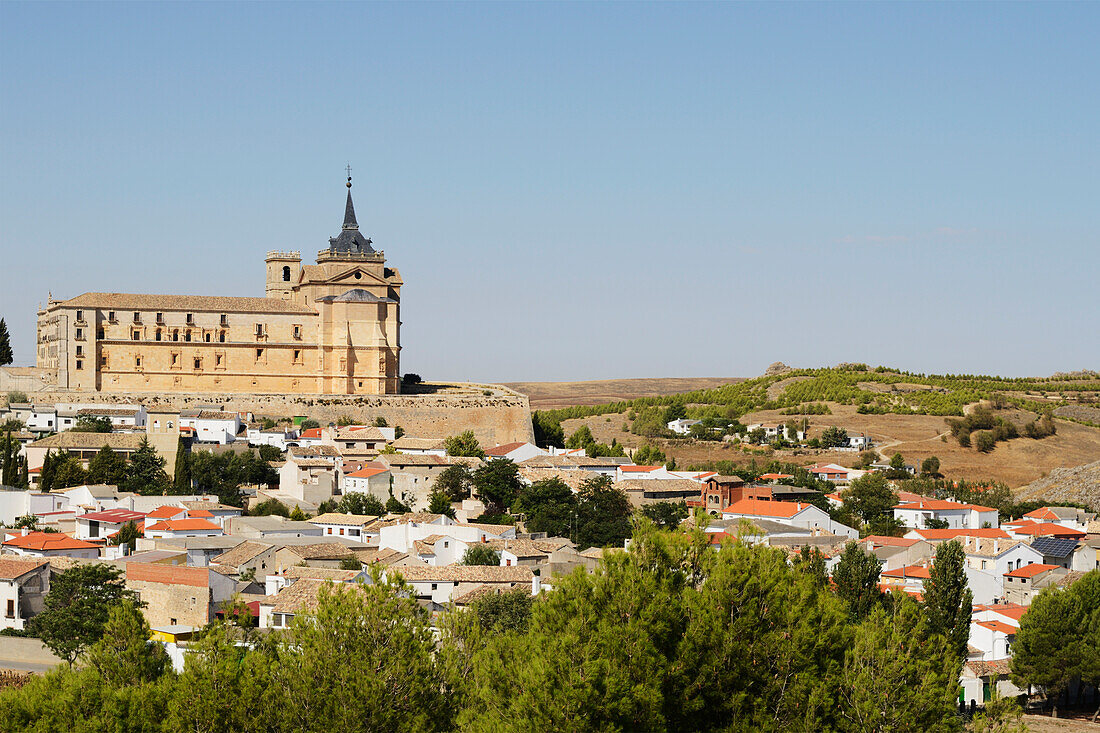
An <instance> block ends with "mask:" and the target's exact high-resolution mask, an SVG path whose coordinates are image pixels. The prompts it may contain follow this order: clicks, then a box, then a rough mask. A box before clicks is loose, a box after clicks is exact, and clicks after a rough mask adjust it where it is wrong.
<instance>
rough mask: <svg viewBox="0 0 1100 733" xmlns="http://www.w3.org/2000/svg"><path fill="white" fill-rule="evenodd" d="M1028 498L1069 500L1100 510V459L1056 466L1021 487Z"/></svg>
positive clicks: (1022, 492)
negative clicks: (1069, 466) (1064, 466)
mask: <svg viewBox="0 0 1100 733" xmlns="http://www.w3.org/2000/svg"><path fill="white" fill-rule="evenodd" d="M1020 495H1021V496H1022V497H1024V498H1027V499H1042V500H1047V501H1069V502H1074V503H1077V504H1087V505H1088V506H1090V507H1092V508H1093V509H1098V510H1100V461H1096V462H1094V463H1087V464H1085V465H1083V466H1074V467H1073V468H1056V469H1054V470H1053V471H1051V472H1050V473H1049V474H1047V475H1046V476H1044V477H1043V478H1041V479H1039V480H1038V481H1032V482H1031V483H1030V484H1028V485H1027V486H1024V487H1023V488H1021V489H1020Z"/></svg>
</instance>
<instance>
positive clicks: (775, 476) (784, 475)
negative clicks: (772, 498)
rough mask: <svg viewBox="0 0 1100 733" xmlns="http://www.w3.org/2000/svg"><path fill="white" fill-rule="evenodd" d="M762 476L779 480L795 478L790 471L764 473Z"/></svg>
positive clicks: (763, 478) (770, 479)
mask: <svg viewBox="0 0 1100 733" xmlns="http://www.w3.org/2000/svg"><path fill="white" fill-rule="evenodd" d="M760 478H761V479H762V480H766V481H778V480H779V479H783V478H794V476H792V475H791V474H789V473H762V474H760Z"/></svg>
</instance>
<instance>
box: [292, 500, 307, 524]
mask: <svg viewBox="0 0 1100 733" xmlns="http://www.w3.org/2000/svg"><path fill="white" fill-rule="evenodd" d="M288 519H290V520H291V521H294V522H304V521H306V519H308V517H307V516H306V513H305V512H303V511H302V507H300V506H298V505H297V504H295V505H294V508H293V509H291V510H290V516H289V517H288Z"/></svg>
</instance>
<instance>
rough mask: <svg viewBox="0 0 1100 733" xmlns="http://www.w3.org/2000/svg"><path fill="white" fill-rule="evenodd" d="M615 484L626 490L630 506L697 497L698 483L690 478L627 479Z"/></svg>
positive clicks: (679, 500) (636, 506)
mask: <svg viewBox="0 0 1100 733" xmlns="http://www.w3.org/2000/svg"><path fill="white" fill-rule="evenodd" d="M615 486H616V487H617V488H619V489H622V490H623V491H624V492H626V496H627V498H628V499H630V504H631V506H633V507H635V508H638V507H641V506H645V505H646V504H654V503H656V502H659V501H671V502H681V501H686V500H688V499H696V500H697V499H698V498H699V488H700V485H699V483H698V482H696V481H692V480H691V479H686V478H681V479H672V480H669V481H645V480H638V479H627V480H625V481H619V482H618V483H617V484H615Z"/></svg>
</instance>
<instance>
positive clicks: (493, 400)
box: [33, 384, 535, 446]
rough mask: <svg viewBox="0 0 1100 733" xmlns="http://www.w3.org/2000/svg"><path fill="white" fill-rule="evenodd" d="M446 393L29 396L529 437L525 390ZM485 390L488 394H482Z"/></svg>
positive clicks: (466, 387)
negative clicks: (211, 407)
mask: <svg viewBox="0 0 1100 733" xmlns="http://www.w3.org/2000/svg"><path fill="white" fill-rule="evenodd" d="M449 387H452V388H453V392H454V393H451V394H447V393H444V394H414V395H361V396H357V395H346V396H344V395H339V396H337V395H298V394H288V395H268V394H263V395H248V394H212V393H211V394H167V393H157V394H151V393H147V392H113V393H106V392H72V391H67V390H44V391H40V392H36V393H35V394H34V397H33V399H34V401H35V402H38V403H49V402H92V403H97V404H116V403H118V404H144V405H146V406H151V405H158V406H163V407H169V408H172V409H176V410H185V409H188V408H195V407H199V406H202V405H224V406H225V409H227V410H232V411H237V412H252V413H254V414H256V415H258V416H259V415H263V416H269V417H275V418H278V417H294V416H296V415H305V416H307V417H310V418H313V419H314V420H317V421H318V422H320V423H321V424H322V425H325V424H328V423H329V422H336V421H338V420H339V419H340V418H341V417H345V416H346V417H349V418H351V419H352V421H354V422H356V423H370V422H373V421H374V420H375V418H378V417H383V418H385V419H386V423H387V424H389V425H390V426H396V425H400V426H401V427H402V428H404V429H405V433H406V435H409V436H413V437H424V438H445V437H447V436H450V435H455V434H457V433H461V432H462V431H464V430H472V431H474V435H476V436H477V439H478V441H479V442H480V443H481V444H482V445H483V446H493V445H498V444H501V443H510V442H513V441H529V442H534V437H535V436H534V431H533V429H532V427H531V405H530V403H529V402H528V400H527V397H526V396H525V395H522V394H520V393H518V392H515V391H513V390H510V389H508V388H507V387H502V386H500V385H490V384H485V385H474V384H462V385H449ZM485 392H489V393H490V394H484V393H485Z"/></svg>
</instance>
